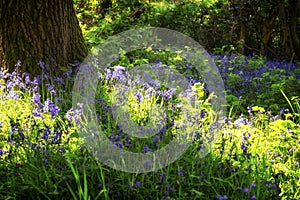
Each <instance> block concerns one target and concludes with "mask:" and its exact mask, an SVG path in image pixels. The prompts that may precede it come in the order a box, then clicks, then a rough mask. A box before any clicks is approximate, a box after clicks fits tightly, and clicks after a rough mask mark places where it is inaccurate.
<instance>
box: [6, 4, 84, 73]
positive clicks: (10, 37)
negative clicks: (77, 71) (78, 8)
mask: <svg viewBox="0 0 300 200" xmlns="http://www.w3.org/2000/svg"><path fill="white" fill-rule="evenodd" d="M0 21H1V23H0V67H3V68H5V69H8V70H9V71H12V70H14V68H15V64H16V63H17V62H18V60H20V61H21V68H20V70H21V71H22V72H25V71H27V72H29V73H31V74H32V75H37V74H39V73H40V71H41V70H40V68H39V67H38V65H37V63H38V62H39V61H41V60H42V61H44V62H46V63H49V65H50V66H51V69H53V70H54V71H56V72H59V71H60V70H59V69H58V66H67V65H68V64H69V63H72V62H73V61H75V60H79V61H81V60H83V59H84V57H85V56H86V55H87V53H88V49H87V47H86V45H85V44H84V39H83V36H82V33H81V29H80V27H79V23H78V20H77V17H76V14H75V10H74V8H73V1H72V0H35V1H19V0H9V1H7V0H0ZM50 61H51V62H50Z"/></svg>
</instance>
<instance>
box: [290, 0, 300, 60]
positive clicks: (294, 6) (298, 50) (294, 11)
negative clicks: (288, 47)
mask: <svg viewBox="0 0 300 200" xmlns="http://www.w3.org/2000/svg"><path fill="white" fill-rule="evenodd" d="M299 10H300V1H299V0H292V1H291V4H290V8H289V11H290V16H291V19H290V20H291V22H290V33H291V39H292V44H293V48H294V54H295V58H296V59H297V60H300V44H299V38H298V36H297V24H298V15H299V14H298V13H299Z"/></svg>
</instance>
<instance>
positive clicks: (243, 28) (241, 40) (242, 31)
mask: <svg viewBox="0 0 300 200" xmlns="http://www.w3.org/2000/svg"><path fill="white" fill-rule="evenodd" d="M241 4H242V5H241V8H240V10H239V12H240V17H241V20H240V23H239V24H240V36H239V41H238V43H239V44H238V52H239V53H240V54H244V52H245V49H244V48H245V41H246V24H245V16H246V13H245V8H244V4H243V3H241Z"/></svg>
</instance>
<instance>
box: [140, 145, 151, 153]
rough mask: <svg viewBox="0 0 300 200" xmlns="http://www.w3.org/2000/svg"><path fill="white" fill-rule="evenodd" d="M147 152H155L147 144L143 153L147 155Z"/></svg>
mask: <svg viewBox="0 0 300 200" xmlns="http://www.w3.org/2000/svg"><path fill="white" fill-rule="evenodd" d="M147 152H153V150H152V149H150V148H149V147H148V145H147V144H144V147H143V151H142V153H147Z"/></svg>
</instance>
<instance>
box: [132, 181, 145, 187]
mask: <svg viewBox="0 0 300 200" xmlns="http://www.w3.org/2000/svg"><path fill="white" fill-rule="evenodd" d="M142 186H143V184H142V183H141V182H140V181H137V182H135V183H134V187H136V188H138V187H142Z"/></svg>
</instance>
